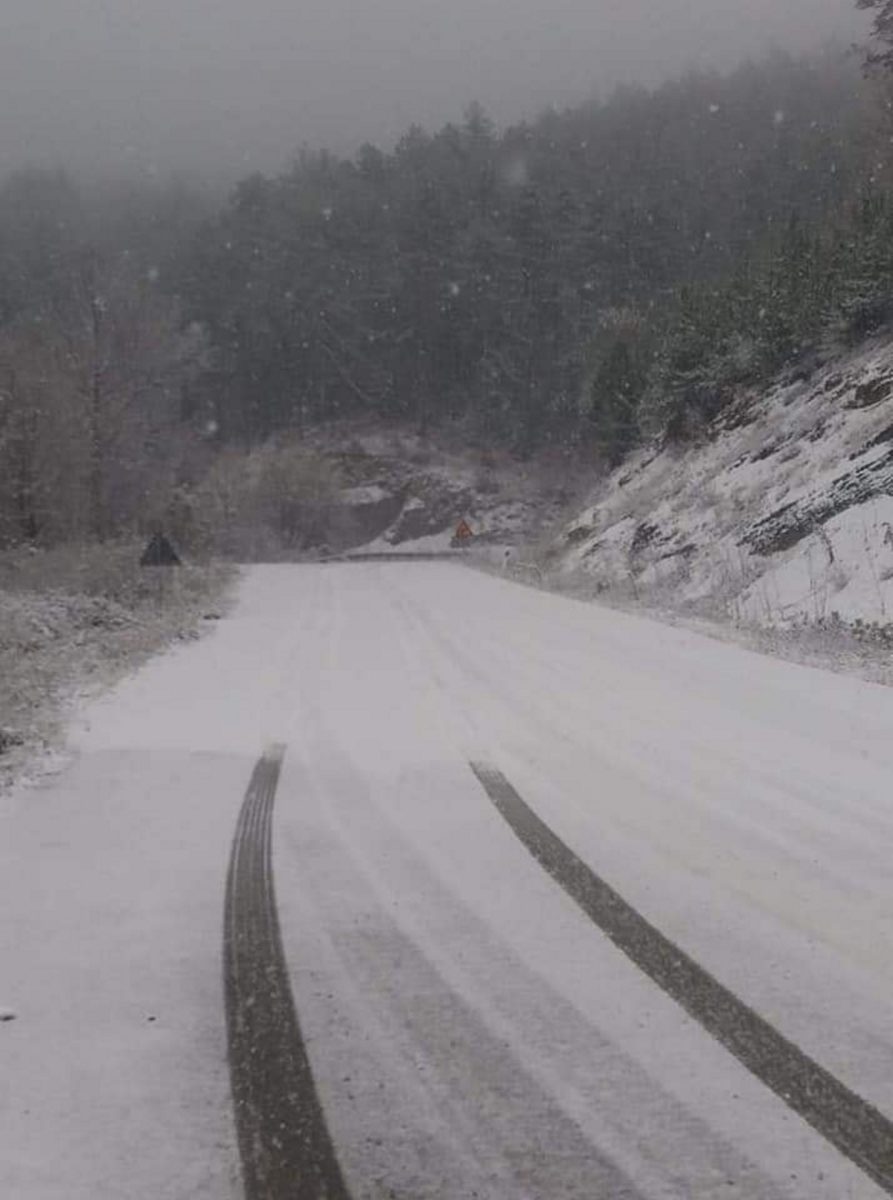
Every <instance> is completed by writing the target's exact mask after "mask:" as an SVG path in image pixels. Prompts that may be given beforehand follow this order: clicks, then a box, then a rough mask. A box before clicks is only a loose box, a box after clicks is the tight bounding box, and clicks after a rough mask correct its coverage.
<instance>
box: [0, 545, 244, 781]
mask: <svg viewBox="0 0 893 1200" xmlns="http://www.w3.org/2000/svg"><path fill="white" fill-rule="evenodd" d="M138 558H139V548H138V547H134V546H132V545H125V546H105V547H92V548H83V549H77V548H75V549H69V550H60V551H51V552H48V553H40V552H31V551H23V552H18V553H8V554H4V555H0V788H2V787H3V786H4V784H6V783H8V782H9V781H10V780H11V779H12V778H13V777H14V776H16V775H18V774H19V772H20V771H21V770H22V769H23V767H24V766H25V764H26V763H27V762H28V761H29V760H31V759H32V758H33V756H34V754H35V752H37V751H39V750H41V749H43V750H46V749H48V748H50V747H51V746H53V745H54V744H55V742H56V740H57V736H58V733H59V729H60V723H61V719H62V718H63V717H64V714H65V711H66V709H67V707H68V705H69V704H70V702H71V701H72V700H74V699H76V698H77V697H79V696H83V695H84V694H85V693H90V692H95V691H98V690H101V689H102V688H104V687H106V686H109V685H110V684H112V683H114V682H115V681H116V680H117V679H119V678H120V677H121V676H122V675H123V674H125V673H126V672H127V671H128V670H129V669H130V668H132V667H133V666H135V665H137V664H139V663H141V662H143V661H144V660H145V659H146V658H148V657H149V656H150V655H151V654H153V653H155V652H156V651H157V650H159V649H161V648H162V647H163V646H165V645H167V644H169V643H170V642H172V641H174V640H177V639H184V638H190V637H195V636H197V635H198V630H199V628H200V625H201V622H202V620H203V618H206V617H212V616H214V615H216V612H215V608H216V607H217V606H219V605H220V603H221V598H222V595H223V592H224V590H225V588H226V584H227V581H228V580H229V578H230V577H231V571H230V570H229V569H228V568H218V567H181V568H177V569H176V570H175V571H172V572H167V571H165V570H163V569H162V570H161V571H159V570H158V569H156V568H150V569H142V570H141V569H140V568H139V566H138V565H137V563H138Z"/></svg>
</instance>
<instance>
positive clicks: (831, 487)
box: [557, 343, 893, 626]
mask: <svg viewBox="0 0 893 1200" xmlns="http://www.w3.org/2000/svg"><path fill="white" fill-rule="evenodd" d="M891 497H893V345H891V344H889V343H881V344H875V345H871V346H869V347H868V348H865V349H862V350H860V351H858V352H857V353H854V354H852V355H850V356H849V357H848V358H845V359H843V360H838V361H836V362H834V363H832V364H830V365H828V366H827V367H825V368H823V369H822V370H819V371H817V372H816V373H815V374H814V375H813V376H812V377H811V378H809V379H797V380H794V381H787V382H779V383H778V384H777V385H776V386H774V387H772V388H770V389H769V390H768V391H767V392H766V393H764V394H761V395H754V396H746V397H742V398H741V399H740V400H739V402H738V403H737V404H736V405H735V406H733V408H732V410H731V411H727V412H726V413H724V414H722V415H721V416H720V418H719V419H718V420H717V422H716V424H715V426H714V427H713V428H712V429H711V430H709V431H707V434H706V435H705V439H704V441H703V442H702V443H700V444H697V445H690V446H687V447H673V446H668V447H666V448H664V449H663V450H657V449H655V448H646V449H642V450H640V451H638V452H637V453H636V454H634V455H633V456H632V458H631V459H630V460H629V461H628V462H626V463H625V464H624V465H623V466H622V467H621V468H619V469H618V470H617V471H616V472H614V473H613V475H611V476H610V477H609V479H608V480H607V481H605V482H604V483H603V484H602V485H600V486H599V488H598V490H597V492H596V494H595V495H594V496H593V498H592V501H591V502H590V504H589V505H588V507H587V508H586V509H585V510H584V511H583V512H582V513H581V514H580V515H579V516H578V517H577V518H576V519H575V520H574V521H573V522H572V524H571V525H569V526H568V527H566V529H565V531H564V533H563V535H562V537H561V539H560V542H559V543H558V547H557V553H558V559H559V563H560V571H561V573H562V574H563V575H564V576H565V577H574V576H578V577H584V578H587V579H588V580H589V581H590V582H591V584H592V586H593V588H594V589H596V590H598V589H603V590H605V591H606V592H611V593H614V594H622V595H626V596H628V597H630V598H632V599H635V600H640V599H648V600H650V601H652V602H654V603H656V604H661V603H665V604H667V605H671V606H674V607H676V608H682V609H687V610H688V611H690V612H701V613H706V614H710V615H718V616H725V617H730V618H732V619H734V620H737V621H741V622H747V623H759V624H762V625H773V626H786V625H793V624H801V623H804V622H813V623H814V622H816V621H819V622H826V621H829V620H838V619H839V620H840V621H842V622H853V621H856V620H860V621H862V622H864V623H872V624H879V625H884V624H887V623H888V622H890V621H891V620H893V499H891ZM835 614H836V616H835Z"/></svg>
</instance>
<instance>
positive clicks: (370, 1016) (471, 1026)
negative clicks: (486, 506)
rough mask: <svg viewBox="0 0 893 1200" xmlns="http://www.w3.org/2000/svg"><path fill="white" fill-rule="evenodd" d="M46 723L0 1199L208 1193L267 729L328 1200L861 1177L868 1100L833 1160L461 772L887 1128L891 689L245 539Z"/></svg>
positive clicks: (680, 1189)
mask: <svg viewBox="0 0 893 1200" xmlns="http://www.w3.org/2000/svg"><path fill="white" fill-rule="evenodd" d="M73 741H74V744H75V746H76V750H77V754H76V758H75V761H74V762H73V763H72V764H71V765H70V766H69V767H68V768H67V769H66V770H65V771H64V773H63V774H61V775H60V776H58V777H56V778H54V779H51V780H48V781H46V782H45V783H44V784H43V785H41V786H40V787H39V788H37V789H31V790H23V791H21V792H19V793H18V794H16V795H14V796H13V797H11V798H9V799H7V800H5V801H3V802H0V821H2V836H0V1009H2V1008H4V1007H7V1006H8V1007H9V1008H10V1009H12V1010H14V1011H15V1013H16V1017H17V1019H16V1020H14V1021H10V1022H4V1023H0V1195H2V1196H4V1197H6V1196H8V1197H10V1200H88V1198H89V1200H123V1198H124V1197H127V1198H128V1200H168V1198H170V1200H173V1198H174V1197H176V1198H177V1200H183V1198H187V1197H188V1198H190V1200H191V1198H193V1197H194V1198H204V1197H207V1198H208V1200H210V1198H211V1197H213V1198H214V1200H238V1198H239V1197H241V1196H242V1194H243V1189H242V1186H241V1183H240V1171H239V1155H238V1149H237V1138H236V1127H235V1122H234V1119H233V1111H232V1110H233V1106H232V1101H231V1098H230V1080H229V1074H228V1069H227V1061H226V1059H227V1030H226V1021H225V1015H224V989H223V985H222V974H223V965H222V952H223V947H222V941H223V912H224V895H225V893H226V892H227V863H228V858H229V853H230V845H231V843H232V840H233V834H234V831H235V829H236V823H237V820H238V818H239V813H240V810H241V808H242V802H243V798H244V797H245V793H246V789H247V788H248V785H249V779H250V778H251V777H252V771H253V770H254V768H255V765H256V763H257V761H258V759H259V758H260V756H261V755H262V753H263V752H264V750H265V749H266V748H267V747H268V746H270V745H272V744H274V743H278V744H281V745H282V746H284V747H285V753H284V759H283V761H282V770H281V775H280V776H279V778H278V790H277V793H276V800H275V810H274V817H273V829H272V834H273V843H272V854H273V859H272V865H273V873H274V876H275V892H276V898H277V901H278V920H279V926H280V929H281V938H282V950H283V953H284V961H285V964H286V969H287V974H288V977H289V979H290V982H291V990H292V993H293V997H294V1004H295V1009H296V1012H297V1019H298V1022H299V1025H300V1029H301V1033H302V1036H303V1041H304V1045H305V1047H306V1053H307V1056H308V1057H309V1062H310V1065H311V1067H312V1071H313V1076H314V1079H315V1083H316V1089H317V1092H318V1096H319V1099H320V1101H321V1104H322V1110H323V1114H324V1117H325V1122H326V1125H327V1128H328V1134H329V1136H330V1138H331V1143H332V1145H333V1146H334V1148H335V1152H336V1155H337V1160H338V1164H339V1169H340V1171H341V1173H342V1176H343V1184H344V1186H345V1188H346V1190H347V1193H348V1194H349V1195H350V1196H351V1197H353V1200H379V1198H381V1200H384V1198H386V1197H394V1198H397V1200H428V1198H430V1200H433V1198H434V1197H438V1198H442V1200H469V1198H471V1197H479V1198H481V1200H490V1198H492V1200H522V1198H529V1200H562V1198H565V1197H567V1198H568V1200H570V1198H571V1197H573V1198H575V1200H576V1198H580V1200H601V1198H602V1197H604V1198H605V1200H626V1198H633V1197H635V1198H641V1200H658V1198H660V1200H664V1198H670V1197H673V1198H678V1200H695V1198H697V1200H701V1198H703V1200H706V1198H708V1197H709V1198H713V1197H747V1198H750V1200H781V1198H785V1200H795V1198H796V1200H863V1198H864V1200H873V1198H877V1197H881V1196H884V1195H887V1194H891V1193H893V1182H890V1183H889V1184H885V1183H884V1182H883V1174H884V1172H885V1171H889V1172H890V1178H891V1179H893V1140H891V1143H890V1144H889V1145H886V1144H884V1141H883V1137H884V1130H885V1129H886V1128H889V1126H888V1125H885V1123H884V1117H883V1116H880V1122H881V1123H880V1124H877V1123H875V1125H874V1127H873V1128H874V1134H873V1137H874V1141H873V1142H872V1144H871V1145H869V1146H867V1148H866V1147H862V1150H864V1152H865V1154H866V1156H867V1158H866V1161H865V1163H864V1164H863V1165H864V1166H865V1167H866V1169H865V1170H863V1169H860V1167H859V1166H858V1165H856V1163H854V1162H853V1161H851V1159H848V1158H847V1157H845V1155H844V1154H842V1153H840V1152H839V1151H838V1150H837V1149H835V1148H834V1146H833V1145H832V1144H831V1142H830V1141H829V1140H828V1138H826V1137H823V1136H822V1134H821V1133H820V1132H818V1131H817V1130H816V1129H814V1128H812V1127H811V1126H810V1124H808V1123H807V1121H805V1120H804V1119H803V1118H802V1117H801V1116H800V1115H798V1114H797V1112H796V1111H794V1109H792V1107H791V1103H789V1101H791V1102H793V1101H792V1098H791V1097H790V1096H788V1097H786V1096H785V1094H784V1086H783V1085H779V1087H778V1090H779V1091H780V1092H781V1093H782V1094H776V1093H775V1092H773V1091H772V1090H771V1088H770V1087H769V1086H767V1084H766V1083H765V1082H762V1081H761V1080H760V1079H759V1078H757V1077H756V1076H755V1075H754V1074H753V1073H752V1072H751V1071H749V1070H748V1069H747V1068H746V1067H745V1066H744V1065H742V1062H741V1061H739V1059H738V1058H736V1057H735V1055H734V1054H733V1053H732V1052H730V1050H729V1049H727V1048H725V1047H724V1046H723V1045H722V1044H721V1043H720V1041H719V1040H717V1038H716V1037H714V1036H712V1035H711V1033H709V1032H708V1031H707V1030H705V1028H704V1027H703V1026H702V1024H701V1023H700V1022H699V1019H697V1018H696V1017H695V1016H692V1015H691V1011H688V1012H687V1011H686V1010H685V1008H684V1007H683V1006H682V1005H680V1004H679V1003H677V1000H675V999H673V998H672V996H671V995H669V994H667V991H665V990H663V989H662V987H660V986H658V984H657V983H655V982H654V981H653V980H652V979H651V978H650V977H649V975H648V974H647V972H646V971H644V970H643V969H641V967H640V965H637V964H636V962H635V961H633V960H632V959H631V958H630V957H629V955H628V953H625V952H624V949H623V946H622V942H618V943H617V944H614V942H612V941H611V939H610V938H609V937H608V936H606V934H605V933H604V932H603V931H602V929H600V928H599V927H598V925H597V924H595V923H594V921H593V919H591V918H590V916H589V915H587V914H586V913H585V912H584V911H582V910H581V908H580V907H579V906H578V905H577V904H576V903H575V902H574V900H573V899H572V898H571V896H569V895H568V894H567V892H566V891H565V890H564V889H563V887H562V886H560V883H559V882H557V881H556V880H555V879H553V878H551V877H550V875H549V874H548V873H547V871H546V870H544V868H543V866H542V865H541V863H540V862H538V861H537V859H536V857H535V856H534V854H533V853H531V851H530V849H529V848H528V847H527V846H525V845H524V844H523V842H522V841H521V840H520V839H519V837H518V836H516V835H515V833H514V832H513V830H512V828H511V827H510V825H509V824H508V822H507V820H506V819H505V818H504V816H503V815H501V814H500V812H499V811H498V809H497V807H496V805H495V804H494V803H493V802H492V801H491V798H490V797H488V794H487V792H486V790H485V788H484V787H482V783H481V781H480V780H479V779H478V778H477V777H476V776H475V774H474V773H473V772H472V770H471V768H470V766H469V764H470V763H478V764H480V763H484V764H488V765H489V766H491V767H492V768H494V769H495V770H496V771H498V772H500V773H501V774H502V775H503V776H504V777H505V779H506V780H508V781H509V782H510V784H511V786H512V787H513V788H514V789H516V790H517V794H518V795H520V797H522V798H523V800H524V802H526V804H527V805H529V806H530V808H531V809H533V810H534V812H535V813H536V814H537V815H538V817H539V818H540V819H541V820H542V821H544V822H545V823H546V825H547V826H548V827H549V829H550V830H551V831H553V833H554V834H555V835H557V838H560V839H561V841H562V842H563V843H564V845H565V846H567V847H569V848H570V849H571V850H572V851H573V852H574V854H575V855H576V856H578V857H579V859H581V860H583V862H584V863H585V864H586V865H587V866H588V867H589V868H590V869H591V870H592V872H594V873H595V874H596V875H597V876H598V877H599V879H600V880H602V881H604V882H605V883H606V884H608V885H610V887H611V888H613V889H615V890H616V892H617V893H619V895H620V896H621V897H623V899H624V900H625V901H626V902H627V904H628V905H629V906H631V908H632V909H635V910H636V912H637V913H638V914H640V915H641V917H642V918H643V920H644V921H645V922H648V923H650V925H651V926H653V927H655V928H656V929H657V930H659V931H660V933H661V934H663V935H664V936H665V938H666V939H669V940H670V941H671V942H672V943H674V944H675V945H676V946H678V947H679V948H680V950H681V951H683V952H684V953H685V954H686V955H687V956H689V957H690V959H692V960H694V962H695V963H696V964H698V966H699V967H700V968H703V969H704V970H705V971H707V972H709V973H710V974H711V975H712V976H713V977H715V979H716V980H718V981H719V983H720V984H722V985H724V987H725V988H726V989H728V990H729V991H731V992H732V993H734V996H735V997H737V998H738V1000H740V1001H741V1002H742V1004H743V1005H746V1006H749V1008H750V1009H752V1010H753V1011H754V1012H755V1013H756V1014H758V1015H759V1016H760V1017H761V1018H762V1019H763V1020H764V1021H765V1022H768V1024H769V1025H770V1026H771V1027H772V1029H773V1030H774V1031H776V1032H777V1033H778V1034H779V1035H781V1037H782V1038H784V1039H787V1040H788V1041H789V1042H790V1043H793V1045H794V1046H795V1047H796V1048H797V1049H798V1051H800V1052H802V1054H803V1055H805V1056H809V1057H810V1058H811V1059H812V1060H814V1061H815V1062H816V1063H818V1064H819V1065H820V1066H821V1067H822V1068H824V1069H825V1070H826V1071H827V1072H829V1073H830V1074H831V1075H832V1076H833V1077H834V1078H835V1080H836V1081H837V1082H838V1083H839V1085H841V1087H842V1088H843V1089H844V1090H848V1091H849V1092H852V1093H855V1094H856V1095H857V1096H858V1097H861V1098H862V1100H864V1101H865V1102H867V1103H868V1104H869V1105H871V1106H873V1107H874V1109H875V1110H877V1113H878V1114H884V1115H885V1116H886V1118H887V1119H889V1118H891V1117H893V1001H891V996H893V886H891V873H893V871H891V863H893V789H891V783H893V691H891V690H886V689H882V688H879V687H875V686H872V685H869V684H866V683H862V682H860V681H858V680H854V679H851V678H847V677H843V676H835V675H831V674H826V673H822V672H818V671H814V670H809V669H806V668H802V667H796V666H792V665H790V664H786V663H782V662H778V661H775V660H771V659H767V658H762V657H758V656H756V655H753V654H750V653H748V652H746V651H743V650H741V649H738V648H736V647H733V646H728V645H723V644H720V643H717V642H714V641H709V640H706V639H704V638H701V637H699V636H697V635H695V634H692V633H690V632H686V631H682V630H678V629H673V628H668V627H665V626H661V625H657V624H653V623H650V622H647V621H644V620H641V619H638V618H634V617H627V616H623V615H620V614H617V613H615V612H610V611H606V610H602V609H599V608H597V607H594V606H590V605H583V604H578V603H575V602H573V601H570V600H565V599H561V598H558V597H554V596H549V595H546V594H544V593H540V592H536V591H532V590H528V589H524V588H521V587H518V586H516V585H514V584H512V583H510V582H507V581H504V580H501V579H495V578H492V577H489V576H485V575H482V574H478V573H475V572H473V571H470V570H466V569H464V568H462V567H461V566H457V565H454V564H447V563H432V562H419V563H388V564H384V563H382V564H375V563H364V564H338V565H335V564H332V565H324V566H279V567H262V568H254V569H252V570H250V571H249V572H247V573H246V576H245V579H244V582H243V584H242V590H241V595H240V600H239V604H238V606H237V607H236V609H235V611H234V613H233V614H232V615H231V616H230V617H228V618H227V619H225V620H224V621H222V622H221V623H220V627H219V628H218V629H217V630H216V631H215V633H214V634H213V636H211V637H208V638H207V639H205V640H204V641H202V642H199V643H196V644H192V645H189V646H184V647H181V648H180V649H178V650H176V651H175V652H173V653H171V654H168V655H167V656H165V657H164V658H161V659H158V660H156V661H155V662H154V663H152V664H150V665H149V666H148V667H146V668H145V669H143V670H142V671H141V672H140V673H138V674H137V675H136V676H135V677H133V678H132V679H131V680H129V681H128V682H127V683H125V684H124V685H123V686H121V687H119V688H118V689H117V690H116V691H115V692H114V693H112V694H111V695H109V696H108V697H107V698H105V699H104V700H103V701H101V702H99V703H97V704H94V705H92V706H91V707H90V708H89V709H88V710H87V711H86V712H85V714H84V718H83V720H82V721H81V722H80V723H79V725H78V726H77V727H76V728H75V729H74V731H73ZM249 795H250V792H249ZM670 990H672V989H670ZM867 1124H870V1122H867ZM878 1130H880V1133H878ZM833 1140H834V1138H833V1137H832V1138H831V1141H833ZM870 1140H871V1139H870V1138H869V1141H870ZM859 1152H861V1150H860V1149H859V1147H855V1148H854V1156H856V1157H857V1156H858V1153H859ZM869 1158H870V1160H871V1161H870V1162H869V1161H868V1159H869ZM871 1174H873V1175H874V1177H875V1178H874V1181H873V1180H872V1179H871V1178H870V1177H869V1176H870V1175H871ZM314 1187H315V1185H313V1184H312V1183H309V1182H307V1181H305V1182H304V1183H303V1184H296V1185H295V1190H294V1192H293V1195H294V1196H295V1197H296V1198H297V1200H309V1198H310V1197H311V1196H316V1195H319V1196H322V1194H323V1193H322V1191H320V1190H318V1189H317V1190H313V1188H314ZM302 1189H303V1190H302ZM261 1194H263V1195H264V1196H265V1200H266V1193H261V1192H258V1193H257V1196H258V1197H259V1196H260V1195H261ZM285 1194H286V1193H282V1197H284V1196H285ZM330 1194H333V1193H330ZM249 1200H256V1198H255V1196H250V1197H249ZM269 1200H280V1194H279V1193H278V1192H277V1193H275V1194H274V1193H272V1192H271V1193H270V1197H269Z"/></svg>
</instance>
